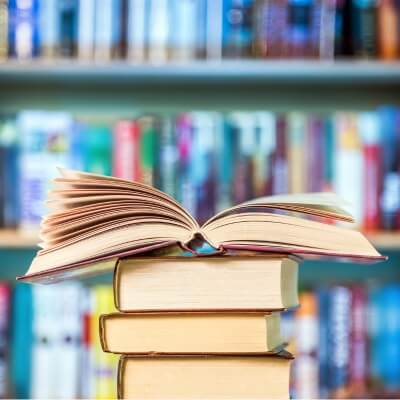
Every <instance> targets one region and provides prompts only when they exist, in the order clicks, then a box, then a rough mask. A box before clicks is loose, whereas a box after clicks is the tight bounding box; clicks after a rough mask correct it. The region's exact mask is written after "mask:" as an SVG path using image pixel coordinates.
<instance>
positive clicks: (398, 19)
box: [377, 0, 400, 61]
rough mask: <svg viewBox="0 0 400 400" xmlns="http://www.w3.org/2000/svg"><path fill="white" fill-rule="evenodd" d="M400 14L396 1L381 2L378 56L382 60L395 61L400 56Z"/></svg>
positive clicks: (379, 4) (378, 9)
mask: <svg viewBox="0 0 400 400" xmlns="http://www.w3.org/2000/svg"><path fill="white" fill-rule="evenodd" d="M399 24H400V13H399V6H398V4H396V1H395V0H380V2H379V3H378V8H377V36H378V40H377V42H378V54H379V58H380V59H382V60H386V61H390V60H395V59H397V58H398V57H399V54H400V34H399V33H400V32H399Z"/></svg>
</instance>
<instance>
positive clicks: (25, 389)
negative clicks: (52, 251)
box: [11, 284, 33, 399]
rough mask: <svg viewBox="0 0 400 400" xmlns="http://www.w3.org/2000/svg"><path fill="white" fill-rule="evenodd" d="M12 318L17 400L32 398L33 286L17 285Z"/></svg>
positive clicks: (14, 391) (12, 359)
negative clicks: (19, 399) (18, 399)
mask: <svg viewBox="0 0 400 400" xmlns="http://www.w3.org/2000/svg"><path fill="white" fill-rule="evenodd" d="M12 297H13V300H12V303H13V307H12V317H11V324H12V326H11V331H12V335H11V338H12V343H11V376H12V382H13V384H14V388H13V394H14V396H15V397H16V398H21V399H27V398H29V397H30V387H31V358H32V341H33V333H32V319H33V308H32V286H30V285H24V284H22V285H17V286H16V287H15V289H14V292H13V296H12Z"/></svg>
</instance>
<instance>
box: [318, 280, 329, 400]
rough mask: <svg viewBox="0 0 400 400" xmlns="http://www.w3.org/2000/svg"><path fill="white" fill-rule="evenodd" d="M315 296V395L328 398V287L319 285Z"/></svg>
mask: <svg viewBox="0 0 400 400" xmlns="http://www.w3.org/2000/svg"><path fill="white" fill-rule="evenodd" d="M316 296H317V299H318V320H319V325H318V345H319V347H318V362H319V373H318V378H319V379H318V381H319V394H318V396H316V397H319V398H321V399H326V398H329V395H330V390H331V386H330V384H331V382H330V361H329V360H330V357H331V354H330V350H331V349H330V343H329V342H330V336H331V335H330V329H331V328H332V327H331V325H329V321H330V319H331V317H330V314H329V313H330V309H331V306H330V302H331V296H330V289H329V288H328V287H324V286H321V287H320V288H318V289H317V292H316Z"/></svg>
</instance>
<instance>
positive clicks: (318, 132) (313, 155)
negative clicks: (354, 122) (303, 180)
mask: <svg viewBox="0 0 400 400" xmlns="http://www.w3.org/2000/svg"><path fill="white" fill-rule="evenodd" d="M307 128H308V131H307V149H308V152H307V153H308V156H307V173H306V174H307V177H308V184H307V191H308V192H320V191H322V189H323V179H324V177H323V166H322V158H321V154H322V150H323V147H322V135H323V121H322V119H321V118H320V117H319V116H314V115H310V116H309V119H308V127H307ZM296 168H297V167H296Z"/></svg>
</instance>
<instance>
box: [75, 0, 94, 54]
mask: <svg viewBox="0 0 400 400" xmlns="http://www.w3.org/2000/svg"><path fill="white" fill-rule="evenodd" d="M94 31H95V0H80V1H79V8H78V58H80V59H82V60H90V59H92V58H93V55H94Z"/></svg>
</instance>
